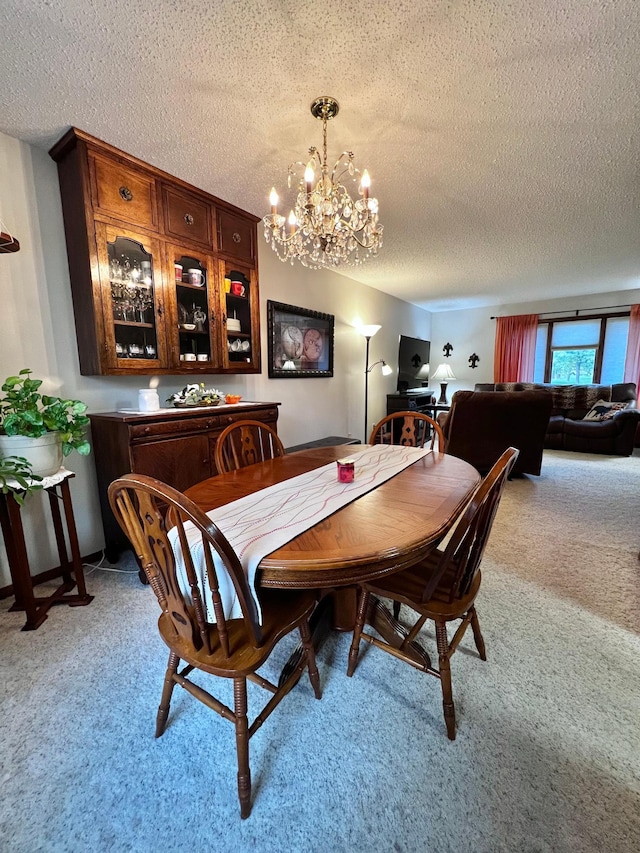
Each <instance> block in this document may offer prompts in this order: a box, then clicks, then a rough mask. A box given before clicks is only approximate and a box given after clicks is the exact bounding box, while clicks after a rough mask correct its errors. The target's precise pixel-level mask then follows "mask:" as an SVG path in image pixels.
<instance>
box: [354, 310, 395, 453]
mask: <svg viewBox="0 0 640 853" xmlns="http://www.w3.org/2000/svg"><path fill="white" fill-rule="evenodd" d="M381 328H382V326H375V325H372V326H359V327H358V331H359V332H360V334H361V335H363V336H364V338H365V339H366V341H367V348H366V352H365V358H364V443H365V444H366V443H367V442H368V440H369V436H368V434H367V425H368V421H369V374H370V373H371V371H372V370H373V368H374V367H375V366H376V364H381V365H382V375H383V376H388V375H389V374H390V373H391V372H392V371H391V368H390V367H389V365H388V364H387V363H386V361H384V359H382V358H379V359H378V361H374V362H373V364H369V343H370V341H371V338H372V337H373V336H374V335H375V333H376V332H379V331H380V329H381Z"/></svg>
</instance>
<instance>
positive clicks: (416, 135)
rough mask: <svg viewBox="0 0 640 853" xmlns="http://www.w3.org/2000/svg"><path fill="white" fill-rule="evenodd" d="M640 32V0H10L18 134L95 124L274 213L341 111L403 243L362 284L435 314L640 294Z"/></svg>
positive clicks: (338, 130)
mask: <svg viewBox="0 0 640 853" xmlns="http://www.w3.org/2000/svg"><path fill="white" fill-rule="evenodd" d="M639 26H640V2H638V0H597V2H596V0H563V2H562V3H560V2H559V0H529V2H518V0H513V2H508V0H493V2H491V0H451V2H438V0H407V2H404V0H368V2H366V3H364V2H360V0H354V2H351V3H344V2H343V0H316V2H311V0H298V2H288V0H280V2H276V0H262V2H255V0H208V2H205V0H108V2H105V0H26V1H25V0H3V2H2V5H1V6H0V130H1V131H3V132H4V133H7V134H9V135H10V136H13V137H17V138H18V139H22V140H25V141H27V142H29V143H32V144H34V145H37V146H41V147H43V148H48V147H50V146H51V145H52V144H53V143H54V142H55V141H56V140H57V139H58V138H59V137H60V136H61V134H62V133H63V132H64V131H65V130H66V129H67V128H68V127H69V126H70V125H75V126H76V127H79V128H81V129H83V130H86V131H88V132H89V133H92V134H93V135H95V136H97V137H99V138H101V139H103V140H105V141H107V142H110V143H112V144H113V145H116V146H117V147H119V148H122V149H124V150H125V151H128V152H130V153H131V154H134V155H136V156H138V157H140V158H142V159H143V160H146V161H148V162H150V163H153V164H154V165H156V166H159V167H161V168H163V169H165V170H166V171H168V172H171V173H172V174H175V175H178V176H179V177H181V178H183V179H185V180H187V181H189V182H190V183H193V184H196V185H197V186H200V187H202V188H203V189H205V190H208V191H209V192H211V193H213V194H215V195H217V196H220V197H221V198H224V199H227V200H228V201H231V202H233V203H234V204H237V205H238V206H240V207H242V208H245V209H246V210H249V211H251V212H253V213H255V214H257V215H260V216H262V215H264V214H265V213H266V212H268V193H269V190H270V188H271V186H272V185H273V184H275V185H276V187H277V188H279V189H280V190H281V194H282V191H283V190H284V189H285V188H286V170H287V166H288V165H289V163H290V162H292V161H295V160H301V159H305V155H306V151H307V149H308V147H309V146H310V145H313V144H316V145H318V144H320V142H321V125H320V123H319V122H318V121H317V120H315V119H314V118H313V117H312V116H311V113H310V112H309V105H310V103H311V101H312V100H313V99H314V98H315V97H317V96H319V95H332V96H333V97H335V98H337V100H338V101H339V102H340V114H339V115H338V117H337V118H336V119H335V120H333V121H332V122H331V123H330V124H329V155H330V157H331V155H334V156H335V157H337V156H338V155H339V153H340V152H341V151H342V150H344V149H350V150H353V151H354V152H355V156H356V163H357V165H358V166H359V167H360V168H368V170H369V171H370V173H371V176H372V181H373V183H372V192H373V193H374V194H375V195H376V196H377V197H378V199H379V201H380V220H381V222H382V223H383V225H384V229H385V230H384V236H385V242H384V246H383V248H382V250H381V253H380V255H379V256H378V258H377V259H374V260H371V261H368V262H367V263H366V264H365V265H364V266H363V267H359V268H357V269H354V270H351V271H348V274H350V275H352V277H354V278H357V279H358V280H360V281H362V282H364V283H366V284H369V285H371V286H373V287H377V288H379V289H381V290H384V291H387V292H389V293H392V294H395V295H396V296H399V297H400V298H402V299H405V300H407V301H410V302H415V303H416V304H419V305H423V306H424V307H426V308H429V309H431V310H442V309H445V308H453V307H464V306H471V305H481V304H492V303H496V302H500V301H508V302H517V301H524V300H527V299H532V298H538V297H540V298H552V297H557V296H564V295H574V294H586V293H600V292H606V291H612V290H618V289H627V288H632V287H638V286H640V239H639V237H640V227H639V226H640V205H639V200H640V198H639V197H640V187H639V170H638V164H639V159H640V157H639V154H638V151H639V143H638V127H639V124H640V98H639V89H638V85H639V83H638V81H639V80H640V29H639ZM346 272H347V271H346Z"/></svg>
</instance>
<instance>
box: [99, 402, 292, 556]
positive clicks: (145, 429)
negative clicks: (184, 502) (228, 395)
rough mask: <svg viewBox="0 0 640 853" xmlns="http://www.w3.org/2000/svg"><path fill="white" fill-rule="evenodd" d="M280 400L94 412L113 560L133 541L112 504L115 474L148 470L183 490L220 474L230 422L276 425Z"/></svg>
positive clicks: (105, 522) (102, 500)
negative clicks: (217, 449)
mask: <svg viewBox="0 0 640 853" xmlns="http://www.w3.org/2000/svg"><path fill="white" fill-rule="evenodd" d="M279 405H280V403H251V402H242V403H237V404H235V405H232V406H231V405H222V406H216V407H212V408H206V407H194V408H193V409H161V410H160V411H159V412H153V413H149V414H148V413H143V412H134V411H122V412H104V413H100V414H94V415H89V417H90V419H91V433H92V445H93V454H94V459H95V465H96V473H97V476H98V491H99V495H100V510H101V513H102V524H103V527H104V537H105V549H106V550H105V553H106V557H107V559H108V560H109V562H114V561H115V560H117V558H118V556H119V554H120V552H121V551H123V550H125V549H126V548H129V547H130V545H129V542H128V540H127V538H126V537H125V535H124V533H123V532H122V530H121V529H120V525H119V524H118V522H117V521H116V519H115V517H114V516H113V513H112V512H111V507H110V506H109V498H108V495H107V490H108V488H109V484H110V483H111V482H112V481H113V480H115V479H117V478H118V477H120V476H122V474H131V473H135V474H148V475H149V476H150V477H156V478H157V479H158V480H162V482H164V483H167V484H168V485H170V486H173V487H174V488H176V489H179V490H180V491H181V492H182V491H184V490H185V489H188V488H189V486H193V485H194V484H195V483H199V482H200V481H201V480H205V479H207V477H211V476H213V475H214V474H217V470H216V467H215V462H214V458H213V448H214V446H215V443H216V441H217V438H218V435H219V434H220V433H221V432H222V430H223V429H224V428H225V427H226V426H228V425H229V424H231V423H234V421H238V420H246V419H249V418H250V419H253V420H257V421H262V422H264V423H267V424H269V426H271V427H273V428H274V429H277V422H278V406H279Z"/></svg>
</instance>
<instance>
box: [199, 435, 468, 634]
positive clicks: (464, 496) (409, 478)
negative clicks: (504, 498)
mask: <svg viewBox="0 0 640 853" xmlns="http://www.w3.org/2000/svg"><path fill="white" fill-rule="evenodd" d="M352 452H357V451H356V450H355V448H353V451H352ZM348 455H349V453H348V451H345V447H344V445H340V446H338V447H320V448H314V449H311V450H303V451H299V452H297V453H291V454H287V455H285V456H282V457H279V458H277V459H271V460H269V461H266V462H260V463H257V464H255V465H248V466H246V467H245V468H241V469H239V470H237V471H233V472H230V473H223V474H218V475H216V476H214V477H210V478H209V479H207V480H203V481H202V482H200V483H197V484H196V485H195V486H192V487H191V488H189V489H188V490H187V491H186V492H185V494H186V495H187V497H189V498H191V500H192V501H194V503H196V504H197V505H198V506H199V507H200V508H201V509H203V510H204V511H205V512H208V511H209V510H212V509H215V508H217V507H219V506H222V505H224V504H228V503H231V502H232V501H234V500H237V499H239V498H242V497H244V496H245V495H249V494H252V493H254V492H257V491H259V490H260V489H265V488H268V487H269V486H271V485H273V484H275V483H279V482H281V481H283V480H287V479H290V478H291V477H296V476H298V475H299V474H304V473H306V472H307V471H310V470H312V469H314V468H319V467H320V466H322V465H326V464H327V463H329V462H334V461H335V460H337V459H344V458H346V457H347V456H348ZM356 476H357V464H356ZM479 481H480V475H479V474H478V472H477V471H476V469H475V468H473V467H472V466H471V465H469V464H468V463H467V462H464V461H463V460H461V459H457V458H456V457H455V456H447V455H446V454H441V453H437V452H434V453H428V454H427V455H426V456H424V457H423V458H422V459H419V460H418V461H417V462H415V463H414V464H412V465H410V466H409V467H408V468H405V469H404V470H403V471H401V472H400V473H399V474H397V475H396V476H394V477H392V478H391V479H390V480H387V481H385V482H384V483H382V484H381V485H380V486H378V487H377V488H375V489H373V490H372V491H369V492H367V493H366V494H364V495H362V496H361V497H358V498H356V499H355V500H354V501H352V502H351V503H349V504H347V505H346V506H344V507H342V508H341V509H339V510H338V511H337V512H335V513H333V515H330V516H328V517H327V518H325V519H323V520H322V521H320V522H319V523H318V524H316V525H314V526H313V527H311V528H309V529H308V530H306V531H305V532H304V533H301V534H300V535H298V536H296V537H295V538H294V539H292V540H291V541H289V542H287V543H286V544H285V545H283V546H282V547H280V548H278V549H277V550H275V551H273V552H272V553H270V554H268V555H267V556H266V557H264V558H263V559H262V560H261V562H260V564H259V566H258V571H257V575H256V586H263V587H270V588H280V589H282V588H291V587H295V588H298V589H300V588H304V589H318V590H337V589H340V588H341V587H343V588H344V587H353V586H354V585H355V584H357V583H358V582H360V581H364V580H372V579H374V578H377V577H381V576H382V575H385V574H389V573H391V572H395V571H399V570H400V569H402V568H404V567H406V566H408V565H412V564H413V563H415V562H416V561H418V560H419V559H421V558H422V557H424V556H425V555H426V554H427V553H428V552H429V550H430V549H431V548H433V547H434V545H435V544H436V543H437V542H439V541H440V540H441V539H442V537H443V536H444V535H446V533H447V532H448V530H449V529H450V528H451V526H452V524H453V522H454V521H455V519H456V518H457V517H458V515H459V514H460V511H461V509H462V508H463V507H464V506H465V504H466V503H467V501H468V500H469V498H470V496H471V494H472V493H473V491H474V489H475V488H476V486H477V485H478V483H479ZM354 620H355V591H354V590H351V591H350V594H346V595H336V596H334V614H333V627H334V628H337V629H339V630H351V628H352V627H353V623H354Z"/></svg>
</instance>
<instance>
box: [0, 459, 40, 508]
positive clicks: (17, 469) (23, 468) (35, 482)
mask: <svg viewBox="0 0 640 853" xmlns="http://www.w3.org/2000/svg"><path fill="white" fill-rule="evenodd" d="M41 483H42V477H40V476H39V475H38V474H34V473H33V469H32V467H31V463H30V462H28V461H27V460H26V459H25V458H24V457H20V456H5V457H3V458H0V491H1V492H2V494H3V495H7V494H9V492H11V494H12V495H13V497H14V498H15V500H16V503H18V504H20V506H22V504H23V503H24V498H25V497H26V495H30V494H32V493H33V492H35V491H38V489H41V488H42V485H41Z"/></svg>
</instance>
